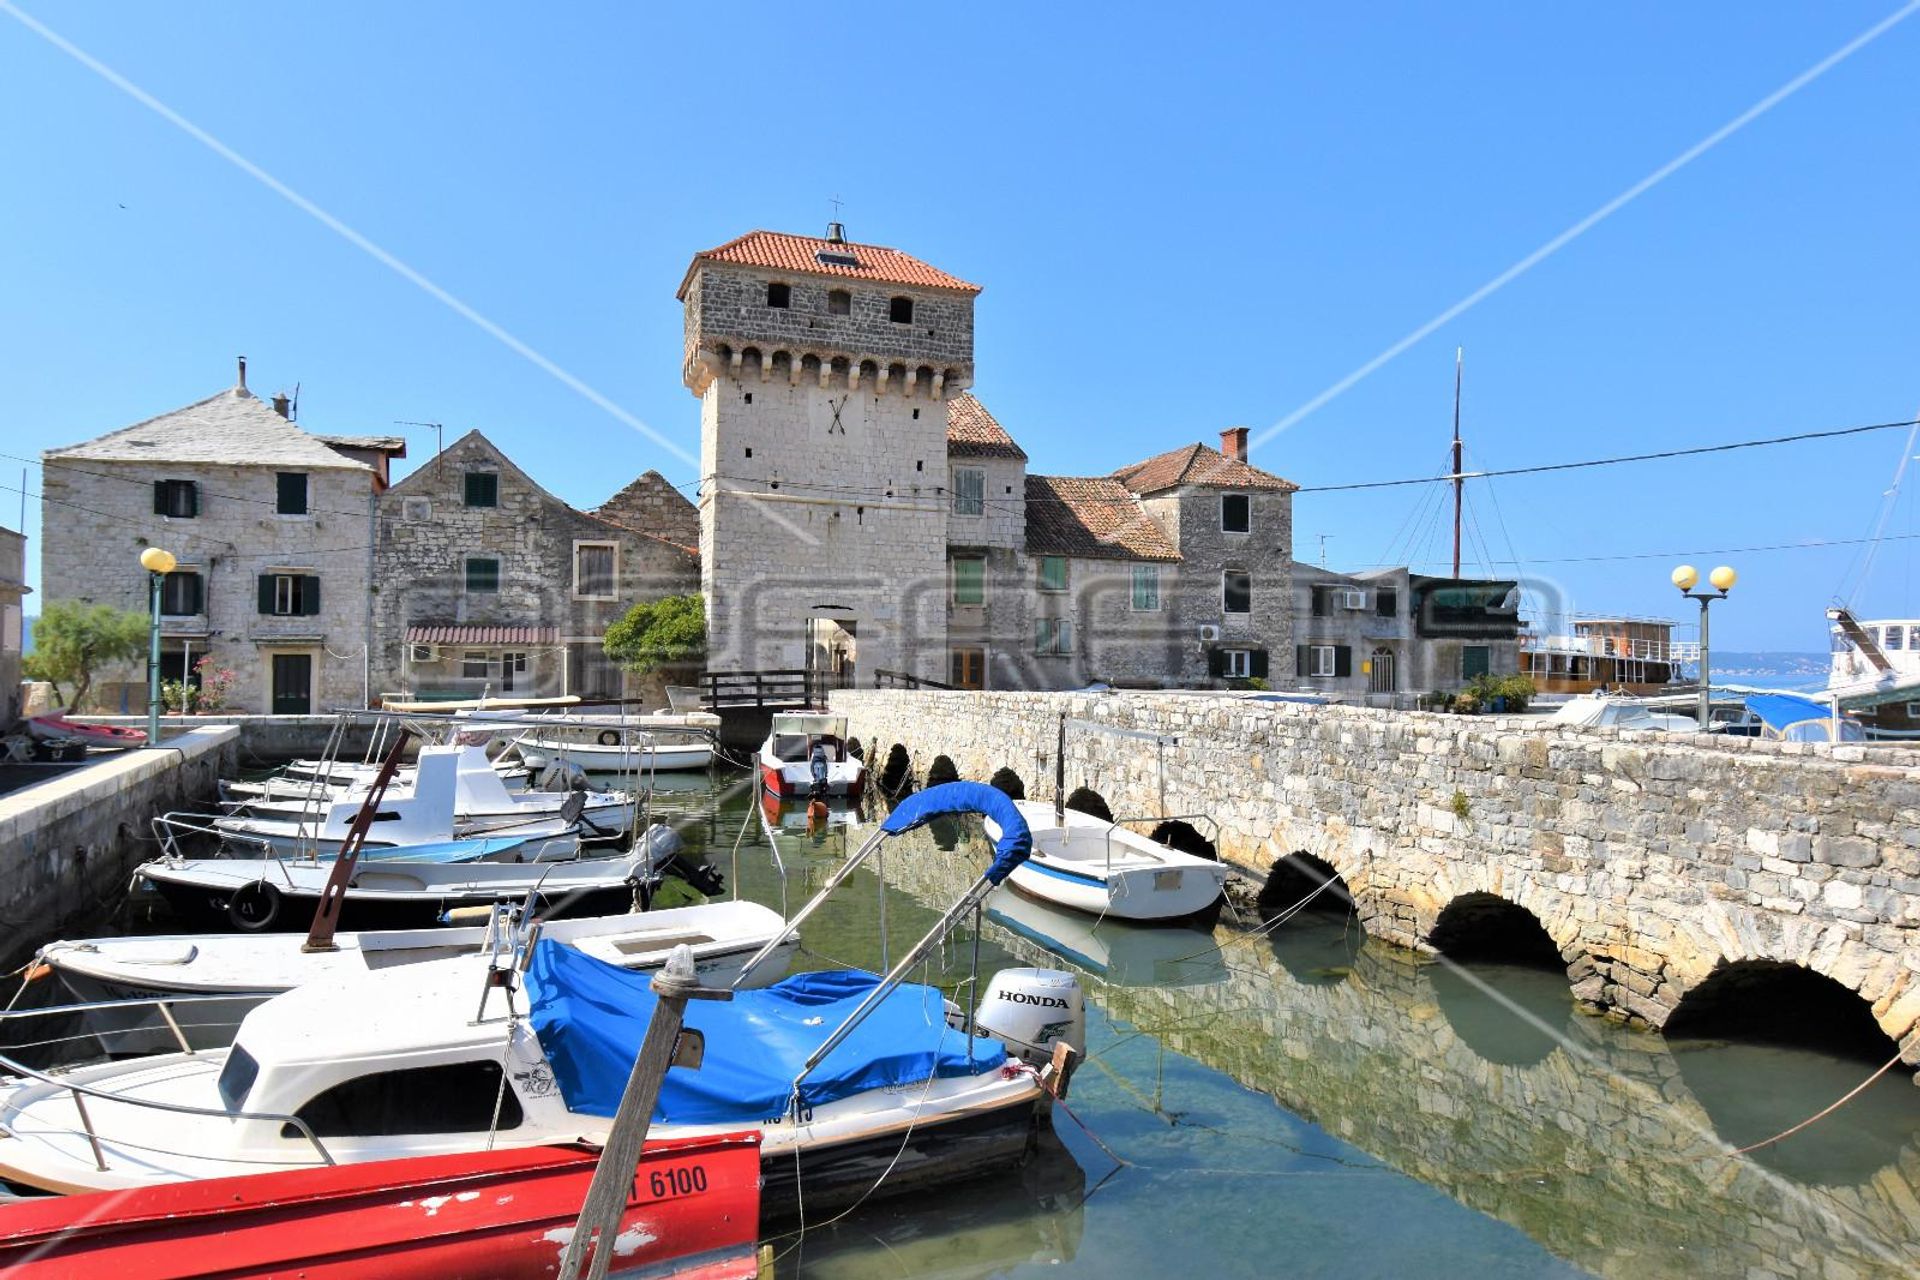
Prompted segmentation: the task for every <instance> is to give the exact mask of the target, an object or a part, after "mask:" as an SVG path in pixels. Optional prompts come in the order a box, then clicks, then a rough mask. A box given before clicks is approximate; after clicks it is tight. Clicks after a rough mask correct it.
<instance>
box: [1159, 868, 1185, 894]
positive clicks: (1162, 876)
mask: <svg viewBox="0 0 1920 1280" xmlns="http://www.w3.org/2000/svg"><path fill="white" fill-rule="evenodd" d="M1153 887H1154V888H1155V889H1156V890H1159V889H1178V888H1179V887H1180V873H1179V872H1178V871H1156V872H1154V873H1153Z"/></svg>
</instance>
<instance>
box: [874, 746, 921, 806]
mask: <svg viewBox="0 0 1920 1280" xmlns="http://www.w3.org/2000/svg"><path fill="white" fill-rule="evenodd" d="M880 790H881V791H883V792H885V793H886V794H887V795H889V796H892V797H894V798H896V799H897V798H899V797H900V796H904V795H906V794H908V793H909V792H911V791H912V790H913V759H912V757H910V756H909V755H908V754H907V749H906V748H905V747H904V746H902V745H900V744H899V743H897V742H896V743H894V744H893V745H892V746H891V747H888V748H887V755H886V760H885V762H884V763H883V764H882V765H881V766H880Z"/></svg>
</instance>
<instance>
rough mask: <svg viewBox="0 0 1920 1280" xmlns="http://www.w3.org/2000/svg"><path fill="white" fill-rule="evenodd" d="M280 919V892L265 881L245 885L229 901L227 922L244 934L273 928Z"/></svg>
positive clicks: (236, 890) (234, 892)
mask: <svg viewBox="0 0 1920 1280" xmlns="http://www.w3.org/2000/svg"><path fill="white" fill-rule="evenodd" d="M279 918H280V890H278V889H276V888H274V887H273V886H272V885H271V884H268V883H267V882H266V881H265V880H255V881H253V882H252V883H251V884H243V885H241V886H240V887H239V888H238V889H235V890H234V891H233V896H232V897H230V898H228V899H227V920H228V922H229V923H231V924H232V925H233V927H234V928H236V929H239V930H240V931H242V932H243V933H258V932H259V931H260V930H262V929H269V928H272V927H273V922H274V921H275V920H277V919H279Z"/></svg>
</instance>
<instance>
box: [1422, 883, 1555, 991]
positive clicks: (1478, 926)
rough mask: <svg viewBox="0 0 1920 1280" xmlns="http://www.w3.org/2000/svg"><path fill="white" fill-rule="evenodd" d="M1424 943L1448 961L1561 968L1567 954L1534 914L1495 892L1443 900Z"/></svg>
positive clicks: (1477, 893) (1471, 892) (1478, 892)
mask: <svg viewBox="0 0 1920 1280" xmlns="http://www.w3.org/2000/svg"><path fill="white" fill-rule="evenodd" d="M1427 943H1428V945H1429V946H1431V947H1432V948H1433V949H1434V950H1435V951H1438V952H1439V953H1440V954H1442V955H1444V956H1446V957H1448V958H1449V959H1453V960H1492V961H1497V962H1499V963H1503V964H1521V965H1530V966H1532V967H1534V968H1539V969H1557V970H1560V971H1562V972H1565V970H1566V967H1567V961H1566V957H1565V955H1564V954H1563V952H1562V950H1561V947H1560V944H1559V943H1558V942H1555V941H1554V939H1553V935H1552V934H1550V933H1548V932H1547V926H1546V924H1545V923H1544V922H1542V920H1541V919H1540V917H1539V916H1538V915H1535V914H1534V913H1533V912H1532V911H1530V910H1528V909H1527V908H1526V907H1523V906H1521V905H1520V904H1519V903H1517V902H1513V901H1511V900H1509V899H1507V898H1504V897H1502V896H1500V895H1499V894H1497V893H1488V892H1485V891H1483V890H1471V891H1469V892H1466V893H1462V894H1460V895H1459V896H1457V897H1455V898H1454V899H1453V900H1452V901H1451V902H1449V903H1447V905H1446V906H1445V907H1443V908H1442V909H1441V911H1440V914H1439V915H1438V916H1437V917H1436V918H1435V919H1434V922H1433V928H1432V929H1431V930H1429V931H1428V933H1427Z"/></svg>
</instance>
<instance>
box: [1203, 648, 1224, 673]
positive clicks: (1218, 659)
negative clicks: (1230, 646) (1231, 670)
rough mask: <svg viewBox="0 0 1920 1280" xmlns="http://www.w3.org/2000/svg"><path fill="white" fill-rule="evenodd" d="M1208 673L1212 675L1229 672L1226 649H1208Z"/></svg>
mask: <svg viewBox="0 0 1920 1280" xmlns="http://www.w3.org/2000/svg"><path fill="white" fill-rule="evenodd" d="M1207 674H1208V675H1210V676H1224V675H1226V674H1227V653H1226V650H1224V649H1209V650H1207Z"/></svg>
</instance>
